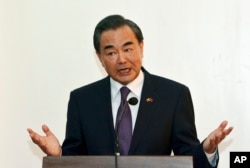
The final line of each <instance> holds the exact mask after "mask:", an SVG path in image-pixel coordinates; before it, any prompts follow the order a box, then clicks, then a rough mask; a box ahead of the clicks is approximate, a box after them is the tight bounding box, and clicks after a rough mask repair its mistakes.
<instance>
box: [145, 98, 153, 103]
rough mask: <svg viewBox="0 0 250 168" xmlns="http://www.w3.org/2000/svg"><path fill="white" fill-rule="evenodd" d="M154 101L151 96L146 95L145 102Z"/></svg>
mask: <svg viewBox="0 0 250 168" xmlns="http://www.w3.org/2000/svg"><path fill="white" fill-rule="evenodd" d="M153 101H154V99H153V98H152V97H148V98H147V99H146V102H147V103H152V102H153Z"/></svg>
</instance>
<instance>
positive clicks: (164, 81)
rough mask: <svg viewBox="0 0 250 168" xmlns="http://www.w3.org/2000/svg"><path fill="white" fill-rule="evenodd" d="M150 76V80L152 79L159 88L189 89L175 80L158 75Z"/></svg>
mask: <svg viewBox="0 0 250 168" xmlns="http://www.w3.org/2000/svg"><path fill="white" fill-rule="evenodd" d="M150 76H151V77H150V78H151V79H152V81H154V83H155V84H156V85H158V86H164V87H170V88H176V89H177V88H179V89H181V88H182V89H183V88H185V89H188V87H187V86H186V85H185V84H182V83H180V82H177V81H175V80H172V79H169V78H166V77H162V76H158V75H154V74H151V75H150Z"/></svg>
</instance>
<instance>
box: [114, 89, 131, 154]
mask: <svg viewBox="0 0 250 168" xmlns="http://www.w3.org/2000/svg"><path fill="white" fill-rule="evenodd" d="M120 92H121V104H120V106H119V108H118V112H117V117H116V129H117V133H118V138H119V148H120V154H121V155H127V154H128V150H129V146H130V142H131V138H132V117H131V111H130V108H129V105H128V101H127V96H128V94H129V92H130V90H129V89H128V88H127V87H122V88H121V89H120Z"/></svg>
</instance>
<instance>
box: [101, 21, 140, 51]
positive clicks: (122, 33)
mask: <svg viewBox="0 0 250 168" xmlns="http://www.w3.org/2000/svg"><path fill="white" fill-rule="evenodd" d="M135 41H137V39H136V36H135V33H134V32H133V31H132V29H131V28H130V27H129V26H122V27H119V28H116V29H110V30H106V31H104V32H103V33H102V34H101V37H100V45H101V48H103V47H105V46H106V45H123V44H124V43H126V42H134V43H135Z"/></svg>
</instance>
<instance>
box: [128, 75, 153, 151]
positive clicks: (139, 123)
mask: <svg viewBox="0 0 250 168" xmlns="http://www.w3.org/2000/svg"><path fill="white" fill-rule="evenodd" d="M156 91H157V88H156V87H155V86H154V83H153V81H152V79H151V75H150V74H149V73H148V72H146V71H145V72H144V84H143V89H142V95H141V100H140V106H139V110H138V115H137V119H136V124H135V128H134V132H133V138H132V142H131V145H130V151H129V153H130V154H133V153H134V151H135V150H136V146H137V144H138V143H139V141H140V139H141V138H143V136H144V134H145V133H146V130H147V127H148V126H149V123H150V120H151V119H152V118H153V117H152V115H153V112H154V109H156V107H157V101H156V100H158V97H157V93H156Z"/></svg>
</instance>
